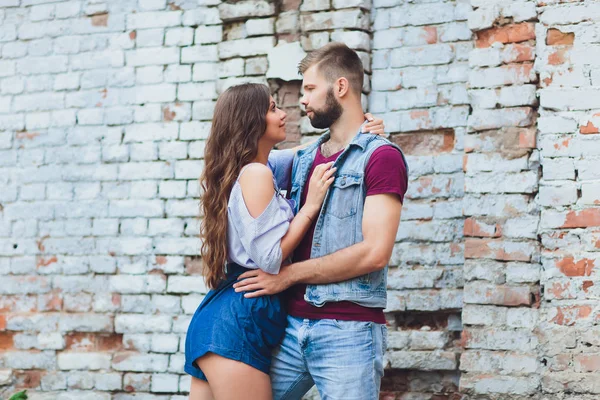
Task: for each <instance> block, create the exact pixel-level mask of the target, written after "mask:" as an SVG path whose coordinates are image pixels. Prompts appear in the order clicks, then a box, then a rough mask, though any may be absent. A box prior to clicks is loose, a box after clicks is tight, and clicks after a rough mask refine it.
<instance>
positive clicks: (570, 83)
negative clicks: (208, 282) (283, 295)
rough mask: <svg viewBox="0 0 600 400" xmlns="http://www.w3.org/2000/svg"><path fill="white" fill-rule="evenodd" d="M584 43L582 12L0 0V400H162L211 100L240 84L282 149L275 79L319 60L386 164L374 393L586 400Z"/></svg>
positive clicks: (595, 240) (177, 353) (589, 159)
mask: <svg viewBox="0 0 600 400" xmlns="http://www.w3.org/2000/svg"><path fill="white" fill-rule="evenodd" d="M599 26H600V4H599V3H598V2H597V1H589V0H588V1H557V0H552V1H544V2H542V1H539V0H537V1H533V0H485V1H484V0H428V1H404V0H372V1H370V0H280V1H272V2H271V1H261V0H257V1H239V2H231V3H225V2H222V1H220V0H172V1H170V0H119V1H116V0H115V1H113V0H110V1H101V0H93V1H83V0H70V1H66V0H62V1H61V0H0V397H3V396H4V397H6V394H8V393H12V392H14V391H16V390H17V389H20V388H29V389H30V393H32V396H31V398H33V399H34V400H35V399H44V400H50V399H70V398H73V397H74V396H76V397H78V398H85V399H94V400H95V399H99V400H108V399H117V400H129V399H134V398H135V399H149V400H167V399H169V400H183V399H184V398H186V392H187V390H188V388H189V377H187V376H185V375H184V374H183V373H182V366H183V352H182V350H183V345H184V343H183V342H184V335H185V329H186V328H187V324H188V322H189V318H190V317H191V314H192V313H193V312H194V310H195V309H196V307H197V305H198V303H199V302H200V301H201V299H202V296H203V295H204V294H205V292H206V288H205V286H204V284H203V281H202V277H201V276H200V266H201V264H200V263H201V260H200V259H199V257H198V249H199V243H198V239H197V238H196V237H197V233H198V221H197V215H198V199H199V197H198V184H197V178H198V176H199V174H200V172H201V170H202V158H203V152H204V140H205V139H206V137H207V134H208V130H209V127H210V119H211V115H212V109H213V107H214V101H215V99H216V97H217V95H218V93H220V92H221V91H222V90H224V89H225V88H226V87H228V86H230V85H232V84H236V83H239V82H246V81H254V82H261V83H266V84H268V85H269V86H270V87H271V90H272V93H273V95H274V97H275V98H276V100H277V101H278V103H279V104H280V106H282V107H283V108H284V109H285V110H286V112H287V113H288V132H287V133H288V140H287V141H286V143H284V144H283V145H282V146H283V147H288V146H291V145H293V144H296V143H299V142H301V141H303V140H304V138H306V137H307V136H310V135H313V134H315V133H316V132H315V131H314V130H313V129H312V128H311V127H310V123H309V122H308V120H307V118H306V117H305V116H303V114H302V112H301V110H300V108H299V107H298V100H299V97H300V90H301V89H300V80H299V78H298V76H295V75H294V74H293V72H294V71H293V70H294V67H295V63H296V60H297V59H298V57H299V56H300V55H301V54H303V52H309V51H311V50H313V49H315V48H318V47H320V46H322V45H324V44H326V43H328V42H329V41H343V42H345V43H347V44H348V45H349V46H350V47H352V48H354V49H356V50H357V51H358V52H359V55H360V56H361V59H362V60H363V63H364V65H365V70H366V78H367V79H366V80H365V86H364V88H363V93H364V97H363V100H364V104H365V106H368V108H369V110H370V111H371V112H373V113H374V114H376V115H379V116H382V117H383V118H384V119H385V121H386V125H387V127H388V131H389V132H390V133H391V134H392V135H391V140H393V141H395V142H396V143H398V144H399V145H400V146H402V148H403V149H404V151H405V153H406V155H407V157H408V160H409V164H410V167H411V172H410V186H409V191H408V193H407V196H406V201H405V207H404V210H403V215H402V223H401V228H400V230H399V232H398V236H397V244H396V246H395V249H394V254H393V257H392V260H391V268H390V274H389V280H388V282H389V289H390V292H389V306H388V309H387V310H386V311H387V314H386V315H387V318H388V323H389V327H390V335H389V350H388V354H387V356H386V358H387V361H386V365H387V370H386V376H385V378H384V381H383V384H382V389H383V394H382V398H386V399H389V400H392V399H403V400H406V399H412V400H414V399H428V400H430V399H435V400H442V399H458V398H464V399H490V400H491V399H494V400H495V399H525V398H534V399H540V400H541V399H548V400H550V399H585V400H591V399H594V398H595V397H597V395H598V393H599V392H600V390H599V389H598V385H597V383H596V380H597V378H598V371H599V370H600V362H599V361H598V360H600V356H599V354H600V351H599V350H598V346H600V340H599V339H598V338H599V337H600V331H599V330H598V329H596V326H595V324H596V321H597V320H598V316H597V314H598V295H597V293H596V292H597V291H596V290H595V287H596V286H595V285H596V283H597V278H596V275H597V273H596V272H595V267H596V266H597V264H598V254H599V253H598V251H600V250H599V249H600V244H599V243H600V211H599V208H598V205H599V204H600V183H598V182H600V172H598V171H599V169H598V168H599V166H600V140H599V139H598V138H599V136H598V134H597V132H598V131H599V130H600V118H599V115H600V113H599V112H598V109H600V106H598V104H597V103H598V101H597V100H596V97H597V94H598V89H597V87H598V86H600V85H599V84H598V82H596V80H597V78H598V76H599V75H598V67H597V66H596V64H597V61H599V60H600V56H599V53H598V42H599V39H598V29H599ZM274 46H276V47H274ZM309 397H313V398H318V395H316V394H315V393H314V391H313V393H312V394H311V395H309Z"/></svg>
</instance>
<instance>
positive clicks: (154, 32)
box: [135, 29, 165, 47]
mask: <svg viewBox="0 0 600 400" xmlns="http://www.w3.org/2000/svg"><path fill="white" fill-rule="evenodd" d="M164 37H165V31H164V29H143V30H137V31H136V36H135V43H136V45H137V47H157V46H162V45H163V43H164Z"/></svg>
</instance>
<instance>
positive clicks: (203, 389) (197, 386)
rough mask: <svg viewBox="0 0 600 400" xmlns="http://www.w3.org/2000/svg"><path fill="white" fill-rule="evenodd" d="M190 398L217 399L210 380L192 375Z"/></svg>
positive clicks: (201, 399)
mask: <svg viewBox="0 0 600 400" xmlns="http://www.w3.org/2000/svg"><path fill="white" fill-rule="evenodd" d="M190 400H215V398H214V396H213V394H212V391H211V390H210V386H208V382H206V381H203V380H202V379H198V378H194V377H193V376H192V386H191V387H190Z"/></svg>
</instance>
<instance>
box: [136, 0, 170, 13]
mask: <svg viewBox="0 0 600 400" xmlns="http://www.w3.org/2000/svg"><path fill="white" fill-rule="evenodd" d="M139 5H140V9H141V10H143V11H155V10H164V9H165V8H166V7H167V0H140V1H139Z"/></svg>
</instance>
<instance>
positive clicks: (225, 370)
mask: <svg viewBox="0 0 600 400" xmlns="http://www.w3.org/2000/svg"><path fill="white" fill-rule="evenodd" d="M196 363H197V364H198V366H199V367H200V369H202V372H204V374H205V375H206V378H207V379H208V382H209V385H210V389H211V391H212V394H213V395H214V396H215V399H216V400H237V399H256V400H272V393H271V381H270V379H269V375H267V374H265V373H264V372H262V371H260V370H258V369H256V368H254V367H251V366H249V365H248V364H244V363H243V362H240V361H235V360H230V359H229V358H225V357H221V356H219V355H216V354H214V353H209V354H207V355H205V356H202V357H200V358H199V359H198V360H196Z"/></svg>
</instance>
